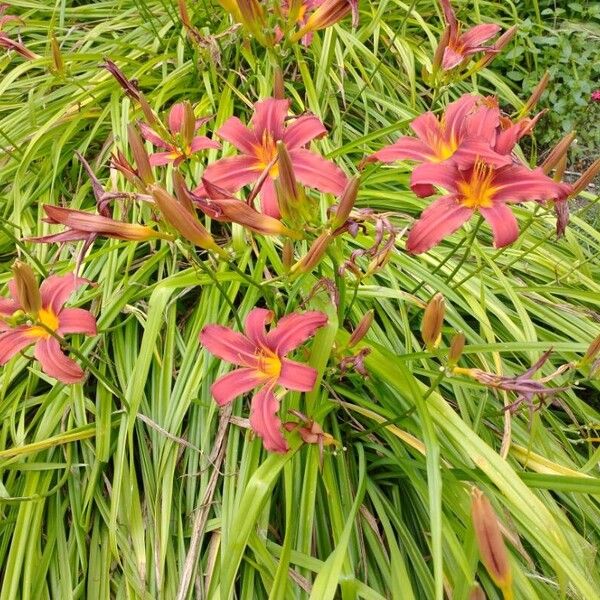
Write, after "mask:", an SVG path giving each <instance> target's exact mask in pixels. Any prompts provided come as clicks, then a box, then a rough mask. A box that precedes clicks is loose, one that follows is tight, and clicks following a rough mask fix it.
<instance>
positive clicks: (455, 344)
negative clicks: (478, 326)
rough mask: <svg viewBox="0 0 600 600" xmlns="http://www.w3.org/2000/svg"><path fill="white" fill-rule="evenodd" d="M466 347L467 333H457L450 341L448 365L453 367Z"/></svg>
mask: <svg viewBox="0 0 600 600" xmlns="http://www.w3.org/2000/svg"><path fill="white" fill-rule="evenodd" d="M464 347H465V334H464V333H456V334H455V335H454V337H453V338H452V341H451V342H450V349H449V350H448V366H449V367H453V366H454V365H455V364H456V363H457V362H458V359H459V358H460V357H461V355H462V353H463V350H464Z"/></svg>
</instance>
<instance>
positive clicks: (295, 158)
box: [290, 148, 348, 195]
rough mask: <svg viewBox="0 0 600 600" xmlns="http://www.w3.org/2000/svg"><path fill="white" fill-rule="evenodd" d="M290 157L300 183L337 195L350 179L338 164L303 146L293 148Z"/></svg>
mask: <svg viewBox="0 0 600 600" xmlns="http://www.w3.org/2000/svg"><path fill="white" fill-rule="evenodd" d="M290 158H291V159H292V165H293V166H294V174H295V175H296V179H297V180H298V181H299V182H300V183H303V184H304V185H306V186H308V187H311V188H316V189H317V190H319V191H321V192H327V193H330V194H335V195H339V194H341V193H342V192H343V191H344V188H345V187H346V183H347V181H348V180H347V177H346V175H345V174H344V172H343V171H342V170H341V169H340V168H339V167H338V166H337V165H335V164H333V163H332V162H330V161H328V160H326V159H324V158H322V157H321V156H319V155H318V154H314V153H313V152H310V150H305V149H303V148H296V149H295V150H291V151H290Z"/></svg>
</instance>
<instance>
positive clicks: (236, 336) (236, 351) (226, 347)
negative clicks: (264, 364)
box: [200, 325, 258, 367]
mask: <svg viewBox="0 0 600 600" xmlns="http://www.w3.org/2000/svg"><path fill="white" fill-rule="evenodd" d="M200 343H201V344H202V345H203V346H204V347H205V348H206V349H207V350H208V351H209V352H211V353H212V354H214V355H215V356H217V357H219V358H220V359H222V360H226V361H228V362H230V363H233V364H234V365H240V366H244V367H256V366H257V364H258V361H257V359H256V351H257V348H256V345H255V344H253V343H252V342H251V341H250V340H249V339H248V338H247V337H246V336H245V335H242V334H241V333H237V332H236V331H233V329H230V328H229V327H225V326H224V325H207V326H206V327H205V328H204V329H203V330H202V331H201V332H200Z"/></svg>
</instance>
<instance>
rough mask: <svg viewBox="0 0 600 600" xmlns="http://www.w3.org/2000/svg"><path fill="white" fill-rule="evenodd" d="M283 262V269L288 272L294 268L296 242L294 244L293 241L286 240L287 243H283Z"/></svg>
mask: <svg viewBox="0 0 600 600" xmlns="http://www.w3.org/2000/svg"><path fill="white" fill-rule="evenodd" d="M281 262H282V263H283V268H284V269H285V270H286V272H287V271H289V270H290V269H291V268H292V263H293V262H294V242H292V240H285V242H283V248H282V249H281Z"/></svg>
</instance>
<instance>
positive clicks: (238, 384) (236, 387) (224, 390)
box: [210, 367, 265, 406]
mask: <svg viewBox="0 0 600 600" xmlns="http://www.w3.org/2000/svg"><path fill="white" fill-rule="evenodd" d="M264 382H265V378H264V375H261V374H260V373H259V372H258V371H255V370H254V369H248V368H246V367H243V368H241V369H236V370H235V371H231V373H227V375H223V376H222V377H219V379H217V380H216V381H215V382H214V383H213V384H212V386H211V388H210V391H211V393H212V395H213V398H214V399H215V402H216V403H217V404H218V405H219V406H225V404H228V403H229V402H231V401H232V400H233V399H234V398H237V397H238V396H241V395H242V394H245V393H246V392H249V391H250V390H252V389H254V388H255V387H257V386H259V385H260V384H261V383H264Z"/></svg>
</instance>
